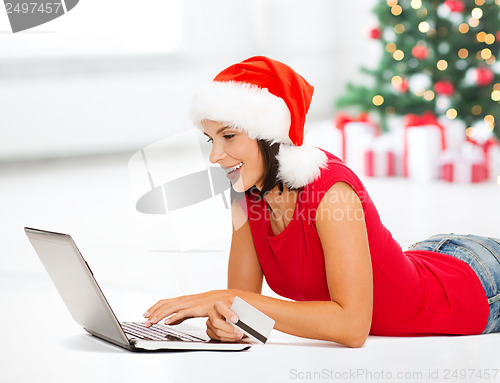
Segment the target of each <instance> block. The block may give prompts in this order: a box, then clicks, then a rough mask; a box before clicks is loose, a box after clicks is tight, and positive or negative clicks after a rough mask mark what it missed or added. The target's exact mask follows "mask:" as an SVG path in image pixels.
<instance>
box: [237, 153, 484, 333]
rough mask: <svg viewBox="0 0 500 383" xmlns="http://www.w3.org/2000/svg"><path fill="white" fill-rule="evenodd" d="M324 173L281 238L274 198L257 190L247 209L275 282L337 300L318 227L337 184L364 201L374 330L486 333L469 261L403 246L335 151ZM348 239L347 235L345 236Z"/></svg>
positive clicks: (289, 291)
mask: <svg viewBox="0 0 500 383" xmlns="http://www.w3.org/2000/svg"><path fill="white" fill-rule="evenodd" d="M325 153H326V154H327V156H328V163H327V167H326V168H325V169H322V171H321V175H320V177H319V178H318V179H317V180H315V181H313V182H312V183H310V184H308V185H306V186H305V187H303V188H301V189H299V193H298V196H297V203H296V206H295V211H294V216H293V218H292V220H291V221H290V223H289V224H288V226H287V227H286V228H285V230H284V231H283V232H282V233H280V234H278V235H276V236H274V234H273V232H272V229H271V224H270V221H269V215H268V210H267V204H266V203H265V200H264V199H259V198H257V193H256V192H255V191H252V190H251V191H249V192H247V195H246V207H247V209H248V218H249V223H250V228H251V231H252V236H253V241H254V244H255V249H256V251H257V255H258V258H259V261H260V265H261V267H262V270H263V273H264V276H265V278H266V281H267V283H268V285H269V287H270V288H271V289H272V290H273V291H275V292H276V293H277V294H279V295H281V296H283V297H287V298H290V299H293V300H296V301H318V300H330V294H329V291H328V285H327V279H326V273H325V261H324V255H323V250H322V247H321V242H320V239H319V236H318V233H317V231H316V226H315V220H314V218H315V213H316V209H317V207H318V205H319V203H320V201H321V197H322V196H324V195H325V193H326V192H327V191H328V189H330V187H331V186H332V185H333V184H334V183H336V182H340V181H342V182H345V183H347V184H349V185H350V186H351V188H352V189H353V190H354V191H355V192H356V194H357V195H358V197H359V198H360V200H361V203H362V206H363V210H364V215H365V223H366V229H367V233H368V242H369V247H370V254H371V262H372V269H373V318H372V325H371V330H370V334H373V335H396V336H412V335H432V334H462V335H465V334H481V333H482V332H483V330H484V329H485V327H486V322H487V320H488V312H489V306H488V301H487V298H486V294H485V292H484V289H483V287H482V285H481V282H480V281H479V278H478V277H477V275H476V274H475V272H474V271H473V270H472V269H471V268H470V267H469V265H467V264H466V263H465V262H463V261H461V260H459V259H457V258H454V257H452V256H450V255H447V254H440V253H435V252H431V251H423V250H415V251H411V250H408V251H403V250H402V249H401V246H400V245H399V244H398V243H397V242H396V241H395V240H394V238H393V237H392V236H391V233H390V232H389V231H388V230H387V229H386V228H385V227H384V225H383V224H382V222H381V221H380V217H379V215H378V212H377V210H376V208H375V206H374V204H373V202H372V201H371V199H370V197H369V195H368V193H367V191H366V189H365V187H364V186H363V184H362V183H361V181H360V180H359V179H358V177H357V176H356V175H355V174H354V173H353V172H352V171H351V170H350V169H349V168H348V167H347V166H345V165H344V163H343V162H342V161H341V160H340V159H339V158H337V157H335V156H334V155H332V154H330V153H327V152H325ZM339 240H341V239H339Z"/></svg>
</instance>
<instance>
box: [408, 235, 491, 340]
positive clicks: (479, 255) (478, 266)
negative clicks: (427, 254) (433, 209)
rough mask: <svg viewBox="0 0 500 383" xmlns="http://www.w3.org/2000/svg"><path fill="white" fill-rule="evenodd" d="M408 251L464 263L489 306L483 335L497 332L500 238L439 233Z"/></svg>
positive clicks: (414, 245)
mask: <svg viewBox="0 0 500 383" xmlns="http://www.w3.org/2000/svg"><path fill="white" fill-rule="evenodd" d="M408 250H430V251H434V252H436V253H443V254H449V255H451V256H453V257H455V258H458V259H460V260H462V261H464V262H465V263H467V264H468V265H469V266H470V267H471V268H472V270H474V272H475V273H476V274H477V276H478V277H479V280H480V281H481V284H482V285H483V288H484V291H485V293H486V297H487V298H488V304H489V307H490V311H489V315H488V322H487V324H486V328H485V330H484V331H483V334H486V333H491V332H500V315H499V314H500V239H497V238H491V237H480V236H478V235H473V234H467V235H461V234H454V233H451V234H438V235H434V236H432V237H430V238H428V239H426V240H424V241H420V242H417V243H415V244H413V245H412V246H410V248H409V249H408Z"/></svg>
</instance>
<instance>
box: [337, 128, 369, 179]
mask: <svg viewBox="0 0 500 383" xmlns="http://www.w3.org/2000/svg"><path fill="white" fill-rule="evenodd" d="M376 132H377V129H376V127H375V126H374V125H373V124H371V123H366V122H348V123H347V124H345V127H344V139H345V152H344V153H343V154H344V156H343V160H344V162H345V164H346V165H347V166H348V167H349V168H350V169H351V170H352V171H353V172H354V173H356V174H358V175H363V174H365V159H364V153H365V150H366V149H367V148H368V147H369V146H370V144H371V143H372V141H373V139H374V137H375V135H376Z"/></svg>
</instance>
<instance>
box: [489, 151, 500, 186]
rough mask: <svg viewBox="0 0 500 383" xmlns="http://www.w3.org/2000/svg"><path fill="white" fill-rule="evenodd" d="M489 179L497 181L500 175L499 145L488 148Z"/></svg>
mask: <svg viewBox="0 0 500 383" xmlns="http://www.w3.org/2000/svg"><path fill="white" fill-rule="evenodd" d="M488 175H489V179H490V180H492V181H495V182H497V181H498V177H499V176H500V146H499V145H493V146H491V147H490V148H489V149H488Z"/></svg>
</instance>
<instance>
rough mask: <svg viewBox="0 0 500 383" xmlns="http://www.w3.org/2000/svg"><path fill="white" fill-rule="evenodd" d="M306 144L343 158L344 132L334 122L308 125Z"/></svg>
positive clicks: (328, 121)
mask: <svg viewBox="0 0 500 383" xmlns="http://www.w3.org/2000/svg"><path fill="white" fill-rule="evenodd" d="M304 143H306V144H310V145H313V146H317V147H318V148H321V149H324V150H326V151H327V152H330V153H332V154H333V155H336V156H337V157H339V158H342V132H341V131H340V130H339V129H336V127H335V122H334V121H333V120H331V119H330V120H326V121H321V122H317V123H308V124H307V132H306V134H305V136H304Z"/></svg>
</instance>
